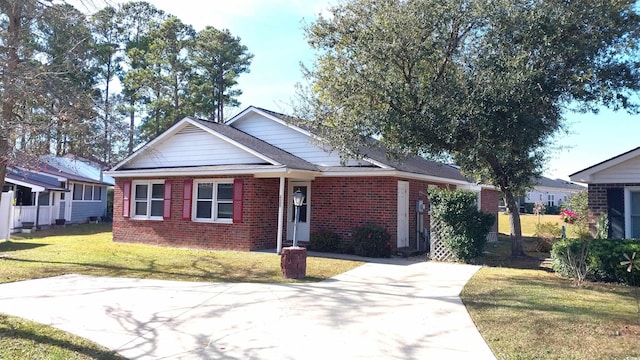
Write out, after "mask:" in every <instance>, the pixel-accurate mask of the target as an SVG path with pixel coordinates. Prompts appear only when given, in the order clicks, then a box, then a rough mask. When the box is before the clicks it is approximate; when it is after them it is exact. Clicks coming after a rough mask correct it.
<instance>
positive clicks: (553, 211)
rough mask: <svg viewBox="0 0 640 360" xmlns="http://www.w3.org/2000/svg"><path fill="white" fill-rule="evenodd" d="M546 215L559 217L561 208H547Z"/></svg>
mask: <svg viewBox="0 0 640 360" xmlns="http://www.w3.org/2000/svg"><path fill="white" fill-rule="evenodd" d="M544 213H545V214H547V215H558V214H560V206H547V207H546V208H545V211H544Z"/></svg>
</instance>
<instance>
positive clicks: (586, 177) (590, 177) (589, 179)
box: [569, 147, 640, 184]
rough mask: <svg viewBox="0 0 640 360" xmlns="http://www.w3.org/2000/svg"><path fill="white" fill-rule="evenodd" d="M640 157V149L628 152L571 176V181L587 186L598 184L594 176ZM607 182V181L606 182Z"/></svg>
mask: <svg viewBox="0 0 640 360" xmlns="http://www.w3.org/2000/svg"><path fill="white" fill-rule="evenodd" d="M638 156H640V147H637V148H635V149H633V150H630V151H627V152H625V153H622V154H620V155H618V156H615V157H612V158H610V159H608V160H605V161H602V162H599V163H597V164H595V165H592V166H590V167H588V168H586V169H582V170H580V171H578V172H575V173H573V174H571V175H569V179H570V180H571V181H574V182H579V183H586V184H593V183H598V182H597V181H594V175H595V174H597V173H599V172H601V171H603V170H606V169H609V168H611V167H613V166H616V165H618V164H621V163H623V162H625V161H628V160H631V159H633V158H636V157H638ZM604 182H607V181H604Z"/></svg>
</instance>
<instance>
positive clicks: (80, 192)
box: [72, 184, 103, 201]
mask: <svg viewBox="0 0 640 360" xmlns="http://www.w3.org/2000/svg"><path fill="white" fill-rule="evenodd" d="M102 188H103V186H100V185H88V184H73V194H72V199H73V200H75V201H100V200H102Z"/></svg>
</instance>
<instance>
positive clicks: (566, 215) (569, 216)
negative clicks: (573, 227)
mask: <svg viewBox="0 0 640 360" xmlns="http://www.w3.org/2000/svg"><path fill="white" fill-rule="evenodd" d="M559 216H560V218H561V219H562V221H564V222H566V223H569V224H573V223H574V222H575V221H576V220H577V219H578V214H577V213H575V212H573V211H571V210H569V209H563V210H562V211H560V214H559Z"/></svg>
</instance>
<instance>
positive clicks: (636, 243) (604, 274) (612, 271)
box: [589, 239, 640, 286]
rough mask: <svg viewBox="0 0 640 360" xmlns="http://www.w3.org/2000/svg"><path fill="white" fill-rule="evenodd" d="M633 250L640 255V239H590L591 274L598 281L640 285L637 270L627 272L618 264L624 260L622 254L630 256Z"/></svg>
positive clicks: (639, 274) (639, 275) (639, 276)
mask: <svg viewBox="0 0 640 360" xmlns="http://www.w3.org/2000/svg"><path fill="white" fill-rule="evenodd" d="M633 252H636V253H637V254H638V255H640V240H637V239H616V240H606V239H595V240H592V241H591V245H590V247H589V265H590V266H591V268H592V273H591V275H592V276H593V278H594V279H595V280H598V281H610V282H620V283H625V284H629V285H636V286H637V285H640V273H639V272H638V271H632V272H627V270H626V268H625V267H624V266H622V265H620V262H621V261H624V260H625V258H624V254H625V253H626V254H627V256H631V254H633ZM638 255H636V256H638Z"/></svg>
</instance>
